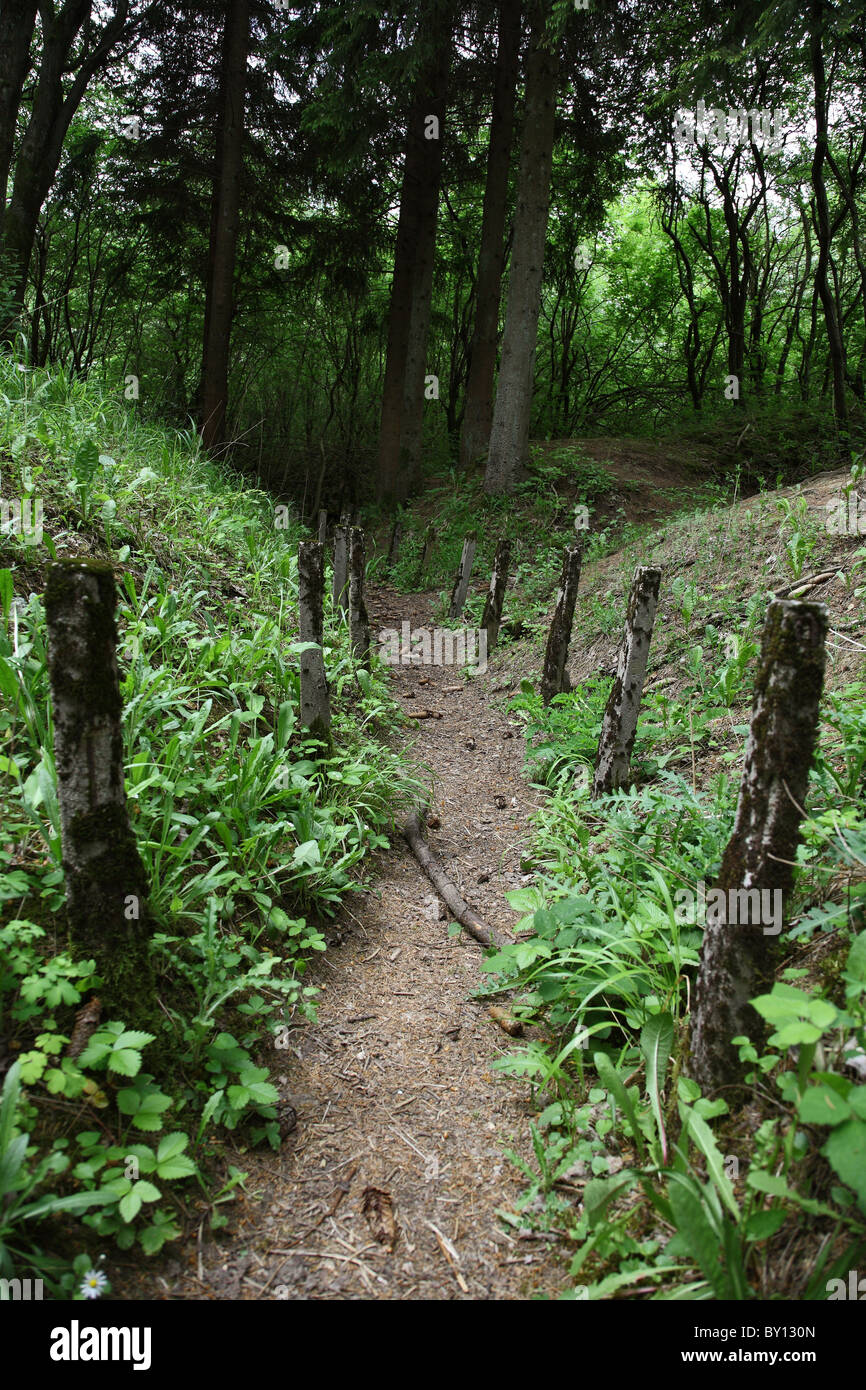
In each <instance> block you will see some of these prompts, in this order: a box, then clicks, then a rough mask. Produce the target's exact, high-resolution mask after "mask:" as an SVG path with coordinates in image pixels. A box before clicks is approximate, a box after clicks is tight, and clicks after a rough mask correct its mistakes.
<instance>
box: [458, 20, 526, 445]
mask: <svg viewBox="0 0 866 1390" xmlns="http://www.w3.org/2000/svg"><path fill="white" fill-rule="evenodd" d="M522 8H523V6H522V3H521V0H501V3H500V6H499V47H498V52H497V55H496V81H495V85H494V89H493V110H492V112H491V117H490V143H489V145H488V147H487V181H486V183H485V187H484V210H483V213H482V217H481V247H480V250H479V253H478V278H477V281H476V286H475V327H474V331H473V334H472V347H471V350H470V360H469V380H468V382H467V384H466V407H465V413H464V416H463V429H462V432H461V435H460V466H461V468H469V467H470V466H471V464H472V463H474V462H475V460H476V459H477V458H479V457H480V456H481V455H482V454H484V453H486V451H487V446H488V444H489V442H490V426H491V423H492V420H493V376H494V372H495V368H496V346H497V342H498V338H499V303H500V298H501V293H502V268H503V265H504V262H505V214H506V208H507V205H508V170H509V165H510V163H511V142H512V138H513V135H514V99H515V89H516V87H517V73H518V67H519V53H520V29H521V14H522Z"/></svg>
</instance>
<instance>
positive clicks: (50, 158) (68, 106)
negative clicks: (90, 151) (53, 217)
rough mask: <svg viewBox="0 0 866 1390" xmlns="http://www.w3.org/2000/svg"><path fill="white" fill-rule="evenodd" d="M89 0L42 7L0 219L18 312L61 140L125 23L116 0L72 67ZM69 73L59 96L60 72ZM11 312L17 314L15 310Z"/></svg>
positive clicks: (124, 5)
mask: <svg viewBox="0 0 866 1390" xmlns="http://www.w3.org/2000/svg"><path fill="white" fill-rule="evenodd" d="M91 9H92V4H91V0H66V4H65V5H63V7H62V8H61V9H60V10H58V11H56V12H55V13H54V14H53V15H51V16H50V18H49V21H48V22H47V23H46V19H45V16H46V14H47V13H48V7H47V6H46V7H44V8H43V11H42V53H41V59H40V63H39V76H38V79H37V83H36V90H35V93H34V96H33V105H32V108H31V111H30V119H29V121H28V122H27V127H26V129H25V131H24V134H23V136H22V138H21V144H20V146H19V149H18V157H17V159H16V162H15V176H14V179H13V182H12V196H11V198H10V201H9V206H8V208H7V209H6V217H5V220H4V221H3V240H2V246H0V249H2V250H3V251H4V252H5V254H6V255H7V257H8V258H9V260H10V261H11V262H12V273H13V276H14V284H15V302H16V305H17V306H18V310H19V312H20V310H21V309H23V307H24V302H25V298H26V293H27V278H28V274H29V270H30V258H31V256H32V254H33V242H34V240H35V237H36V227H37V224H38V221H39V213H40V211H41V209H42V204H43V203H44V202H45V199H46V198H47V197H48V193H49V190H50V188H51V185H52V183H53V182H54V176H55V174H56V173H57V168H58V165H59V164H60V157H61V154H62V152H63V141H64V139H65V137H66V132H67V131H68V129H69V126H70V123H71V121H72V118H73V116H74V115H75V113H76V111H77V110H78V107H79V105H80V103H81V99H82V97H83V96H84V93H85V90H86V88H87V84H88V83H89V81H90V79H91V77H92V76H93V75H94V73H95V72H97V71H98V70H99V68H100V67H101V66H102V64H103V63H104V61H105V59H106V58H107V56H108V54H109V53H110V52H111V50H112V48H113V47H114V45H115V43H116V42H117V40H118V39H119V38H120V35H121V33H122V32H123V30H124V28H125V26H126V19H127V14H128V11H129V0H119V3H118V5H117V8H116V10H115V13H114V17H113V18H112V19H111V21H110V22H109V23H108V24H107V25H106V27H105V29H104V31H103V33H102V37H101V38H100V39H99V40H98V41H97V42H96V43H95V45H94V46H93V47H92V48H91V50H90V52H89V54H88V56H87V57H86V58H85V59H84V60H83V61H81V62H80V63H79V64H78V66H77V67H76V66H75V64H74V63H73V62H72V53H73V50H74V48H75V45H76V43H77V41H78V37H79V33H80V31H81V29H82V27H83V26H86V25H87V23H88V21H89V19H90V14H91ZM71 71H74V73H75V76H74V77H73V79H72V82H71V84H70V86H69V88H68V90H67V92H66V95H65V96H64V90H63V78H64V76H65V75H66V74H68V73H69V72H71ZM15 317H16V318H17V317H18V315H17V314H16V316H15ZM2 336H3V338H4V339H5V340H7V341H9V340H10V339H11V338H12V337H13V336H14V323H10V324H7V325H4V326H3V334H2Z"/></svg>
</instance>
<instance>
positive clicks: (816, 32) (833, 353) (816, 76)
mask: <svg viewBox="0 0 866 1390" xmlns="http://www.w3.org/2000/svg"><path fill="white" fill-rule="evenodd" d="M824 16H825V4H824V0H811V4H810V6H809V21H810V23H809V56H810V60H811V67H812V83H813V87H814V93H815V153H814V155H813V157H812V171H811V172H812V191H813V193H814V195H815V233H816V236H817V240H818V261H817V264H816V266H815V286H816V288H817V290H818V296H819V298H820V300H821V307H822V309H823V310H824V321H825V323H826V325H827V347H828V351H829V354H830V364H831V367H832V372H833V409H834V411H835V414H836V422H837V425H838V427H839V431H840V434H842V435H843V436H846V435H847V429H848V404H847V401H846V398H845V341H844V339H843V337H842V330H841V327H840V324H839V314H838V309H837V305H836V300H835V298H834V295H833V291H832V289H831V288H830V282H829V279H828V276H827V266H828V264H829V260H830V243H831V240H832V234H831V230H830V208H829V204H828V201H827V185H826V183H825V181H824V164H825V161H826V159H827V144H828V139H829V136H828V129H827V74H826V71H825V67H824V50H823V46H822V41H823V28H824Z"/></svg>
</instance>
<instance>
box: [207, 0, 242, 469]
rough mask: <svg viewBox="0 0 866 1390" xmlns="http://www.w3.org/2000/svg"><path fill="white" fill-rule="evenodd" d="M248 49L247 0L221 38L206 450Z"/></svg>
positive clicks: (227, 282)
mask: <svg viewBox="0 0 866 1390" xmlns="http://www.w3.org/2000/svg"><path fill="white" fill-rule="evenodd" d="M249 46H250V0H230V4H229V7H228V11H227V13H226V21H225V31H224V35H223V54H222V71H221V73H220V87H221V91H220V115H219V125H218V127H217V141H216V165H215V169H214V183H213V198H212V203H211V229H210V246H209V251H208V269H207V288H206V291H205V311H204V343H203V351H202V367H201V377H202V391H201V425H200V429H201V438H202V443H203V445H204V447H205V448H206V449H213V448H215V447H216V446H217V445H219V444H222V443H223V441H224V439H225V425H226V410H227V407H228V380H229V346H230V342H231V331H232V315H233V312H234V276H235V258H236V254H237V244H238V230H239V227H240V198H241V178H242V174H243V143H244V108H245V105H246V95H247V59H248V57H249Z"/></svg>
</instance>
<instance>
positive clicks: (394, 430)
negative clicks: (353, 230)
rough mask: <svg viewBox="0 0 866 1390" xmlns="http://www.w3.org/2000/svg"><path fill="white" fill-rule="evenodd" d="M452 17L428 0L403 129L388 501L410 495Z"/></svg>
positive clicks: (383, 459) (385, 408) (388, 370)
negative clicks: (421, 52)
mask: <svg viewBox="0 0 866 1390" xmlns="http://www.w3.org/2000/svg"><path fill="white" fill-rule="evenodd" d="M452 22H453V4H452V0H434V3H433V4H432V5H431V10H430V18H429V21H428V28H427V34H428V35H429V37H428V42H429V44H430V45H431V49H432V52H431V55H430V57H429V59H428V61H427V63H426V64H425V65H424V67H423V68H422V70H421V72H420V73H419V76H418V80H417V86H416V90H415V95H414V98H413V101H412V106H411V110H410V113H409V121H408V130H407V134H406V153H405V156H404V162H403V182H402V188H401V192H400V214H399V219H398V223H397V242H396V246H395V250H394V272H393V276H392V280H391V306H390V310H389V315H388V347H387V351H386V357H385V380H384V383H383V387H382V413H381V417H380V425H379V452H378V462H377V477H378V493H379V498H380V500H382V501H383V502H385V503H386V504H393V503H394V502H401V501H403V500H404V499H405V498H406V496H407V495H408V492H409V485H410V481H411V478H410V474H409V471H408V469H409V467H410V466H414V462H415V460H417V454H418V447H419V441H420V429H421V424H420V422H421V419H422V417H423V411H424V376H425V361H424V354H425V352H426V347H427V335H428V330H429V323H430V295H431V292H432V283H433V280H432V276H433V259H434V253H435V245H436V222H437V214H438V208H439V182H440V177H441V171H442V137H443V133H444V132H443V129H442V127H443V124H444V117H445V87H446V84H447V80H448V72H449V70H450V62H451V33H452ZM428 116H433V117H435V118H436V120H437V121H438V123H439V128H438V138H436V139H428V138H427V135H426V134H425V132H428V133H429V132H430V131H431V130H432V127H431V126H430V125H428V122H427V117H428Z"/></svg>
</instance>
